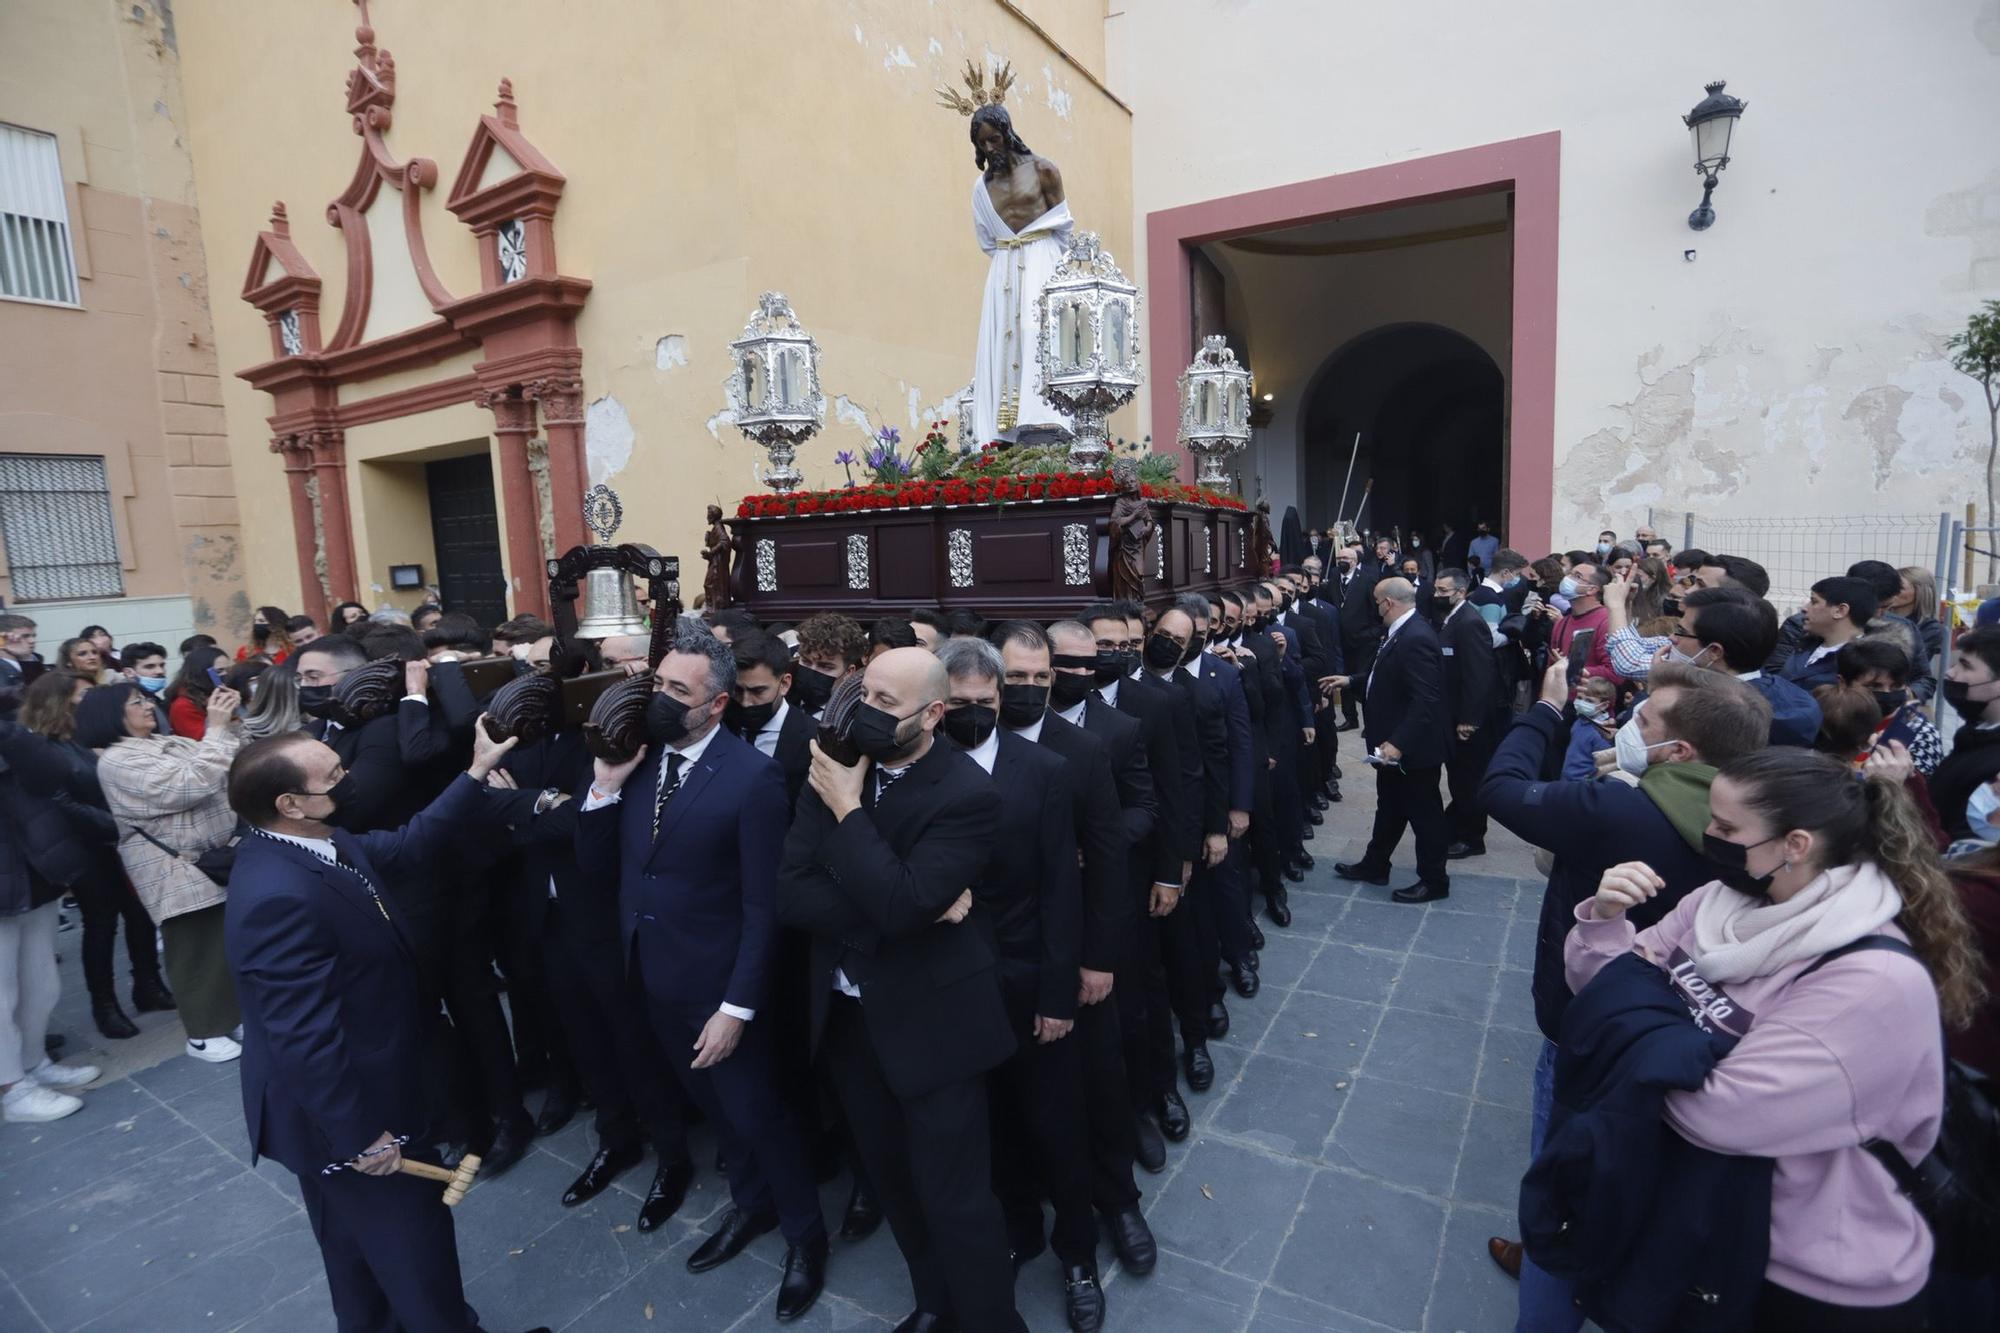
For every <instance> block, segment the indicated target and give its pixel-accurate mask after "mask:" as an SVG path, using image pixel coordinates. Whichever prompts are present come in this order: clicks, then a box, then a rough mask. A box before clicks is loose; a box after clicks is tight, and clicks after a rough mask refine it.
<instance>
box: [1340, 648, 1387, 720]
mask: <svg viewBox="0 0 2000 1333" xmlns="http://www.w3.org/2000/svg"><path fill="white" fill-rule="evenodd" d="M1381 642H1382V641H1381V640H1380V639H1359V640H1351V641H1348V642H1344V643H1342V644H1341V646H1340V654H1341V657H1342V658H1343V659H1345V661H1346V662H1347V670H1346V671H1345V672H1343V673H1342V674H1343V675H1345V676H1347V677H1349V678H1350V679H1351V680H1352V681H1353V682H1354V683H1353V684H1351V685H1349V686H1348V687H1347V688H1346V689H1344V690H1342V691H1341V692H1340V714H1341V716H1342V717H1344V718H1345V719H1347V721H1349V722H1356V721H1359V718H1358V717H1357V716H1356V714H1357V713H1358V712H1359V710H1360V707H1361V696H1362V695H1363V694H1364V693H1366V692H1367V689H1368V672H1369V671H1370V670H1371V669H1372V668H1373V667H1374V665H1375V649H1376V647H1377V646H1378V645H1379V644H1380V643H1381Z"/></svg>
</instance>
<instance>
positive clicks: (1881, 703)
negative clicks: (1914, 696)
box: [1873, 690, 1910, 718]
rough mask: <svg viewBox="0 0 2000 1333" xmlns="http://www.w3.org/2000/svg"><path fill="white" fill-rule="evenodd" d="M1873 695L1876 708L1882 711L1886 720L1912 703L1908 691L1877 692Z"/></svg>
mask: <svg viewBox="0 0 2000 1333" xmlns="http://www.w3.org/2000/svg"><path fill="white" fill-rule="evenodd" d="M1873 693H1874V695H1875V706H1876V707H1877V708H1879V709H1881V710H1882V716H1883V717H1885V718H1886V717H1888V716H1889V715H1890V714H1892V713H1894V712H1895V711H1896V710H1897V709H1899V708H1901V707H1902V706H1903V705H1904V704H1906V703H1908V702H1909V701H1910V692H1909V691H1908V690H1876V691H1874V692H1873Z"/></svg>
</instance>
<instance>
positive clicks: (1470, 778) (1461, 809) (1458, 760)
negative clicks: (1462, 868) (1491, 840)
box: [1444, 720, 1499, 847]
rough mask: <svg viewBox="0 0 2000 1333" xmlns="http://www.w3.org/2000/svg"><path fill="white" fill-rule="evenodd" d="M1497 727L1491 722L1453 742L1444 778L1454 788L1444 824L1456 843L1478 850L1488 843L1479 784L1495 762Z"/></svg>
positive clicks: (1446, 809)
mask: <svg viewBox="0 0 2000 1333" xmlns="http://www.w3.org/2000/svg"><path fill="white" fill-rule="evenodd" d="M1497 731H1498V725H1497V723H1496V722H1494V721H1490V720H1489V721H1488V722H1487V723H1486V724H1485V725H1484V726H1482V727H1480V728H1479V730H1477V731H1475V732H1473V733H1472V735H1471V737H1469V738H1468V739H1466V740H1462V741H1461V740H1458V739H1456V738H1454V739H1453V741H1452V747H1451V759H1450V760H1449V762H1447V763H1446V765H1445V778H1446V781H1447V782H1448V783H1449V784H1450V786H1451V804H1450V805H1449V806H1447V807H1446V808H1445V812H1444V817H1445V823H1446V824H1447V825H1449V826H1450V829H1451V837H1452V841H1454V842H1469V843H1471V844H1472V845H1473V846H1475V847H1476V846H1478V845H1480V844H1481V843H1483V842H1485V841H1486V812H1485V811H1484V810H1482V809H1480V808H1479V783H1480V780H1481V779H1483V778H1484V777H1485V776H1486V765H1487V764H1488V763H1490V762H1491V761H1492V759H1493V750H1494V747H1495V746H1496V745H1497V744H1498V743H1499V742H1498V739H1497V735H1496V733H1497Z"/></svg>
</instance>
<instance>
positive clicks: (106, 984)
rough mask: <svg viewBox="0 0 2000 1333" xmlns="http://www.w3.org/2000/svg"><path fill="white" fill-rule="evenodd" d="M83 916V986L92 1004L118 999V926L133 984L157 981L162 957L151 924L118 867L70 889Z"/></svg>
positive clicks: (112, 863) (113, 865) (110, 866)
mask: <svg viewBox="0 0 2000 1333" xmlns="http://www.w3.org/2000/svg"><path fill="white" fill-rule="evenodd" d="M70 892H71V893H73V894H75V895H76V905H77V907H78V908H79V909H81V911H82V914H83V980H84V984H85V985H86V986H87V987H89V989H90V998H91V999H92V1000H112V1001H114V1002H115V1001H116V1000H117V998H118V964H117V953H118V923H119V922H120V921H123V922H124V923H125V953H126V955H127V956H128V957H129V958H130V959H131V960H132V979H133V980H134V981H138V980H140V979H142V978H147V977H150V978H152V979H154V980H158V979H159V975H160V951H159V947H158V941H157V940H156V938H155V937H154V934H153V919H152V918H151V917H149V916H147V915H146V909H145V908H144V907H141V906H140V905H139V898H138V895H136V894H134V893H133V892H132V887H131V885H129V884H127V883H126V882H125V874H124V872H123V871H122V870H120V869H119V868H118V865H117V863H116V862H115V861H110V862H108V863H107V864H106V865H104V866H103V867H102V868H101V870H100V872H99V873H97V874H93V875H86V876H85V877H84V878H83V879H82V880H81V881H79V882H78V883H76V884H72V885H71V886H70Z"/></svg>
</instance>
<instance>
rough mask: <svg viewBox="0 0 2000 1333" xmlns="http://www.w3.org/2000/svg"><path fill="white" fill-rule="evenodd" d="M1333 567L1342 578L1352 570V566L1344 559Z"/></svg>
mask: <svg viewBox="0 0 2000 1333" xmlns="http://www.w3.org/2000/svg"><path fill="white" fill-rule="evenodd" d="M1334 569H1335V570H1337V571H1338V572H1339V574H1340V576H1341V577H1342V578H1346V577H1347V576H1348V575H1349V574H1352V573H1353V572H1354V566H1353V565H1350V564H1348V563H1347V562H1346V561H1345V560H1343V561H1341V562H1340V563H1339V564H1337V565H1335V566H1334Z"/></svg>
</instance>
